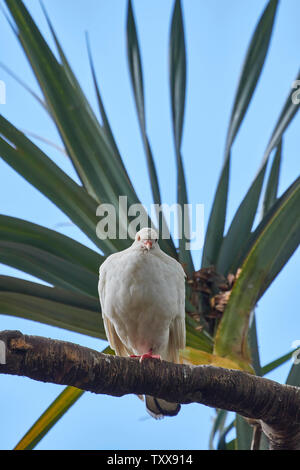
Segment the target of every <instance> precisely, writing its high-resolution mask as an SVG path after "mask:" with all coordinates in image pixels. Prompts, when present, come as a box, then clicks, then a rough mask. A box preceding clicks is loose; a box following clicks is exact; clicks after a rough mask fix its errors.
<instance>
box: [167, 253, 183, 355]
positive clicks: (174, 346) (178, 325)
mask: <svg viewBox="0 0 300 470" xmlns="http://www.w3.org/2000/svg"><path fill="white" fill-rule="evenodd" d="M163 256H164V259H165V260H166V259H167V261H168V263H170V266H171V267H172V279H173V282H174V284H175V288H176V294H177V298H176V307H177V308H176V311H175V312H174V316H173V319H172V320H171V323H170V330H169V343H168V349H167V356H168V359H167V360H169V361H171V362H175V363H178V362H179V349H184V348H185V336H186V333H185V272H184V270H183V268H182V266H181V265H180V264H179V263H178V262H177V261H176V260H174V259H172V258H170V257H169V256H168V258H166V257H165V253H163ZM166 256H167V255H166Z"/></svg>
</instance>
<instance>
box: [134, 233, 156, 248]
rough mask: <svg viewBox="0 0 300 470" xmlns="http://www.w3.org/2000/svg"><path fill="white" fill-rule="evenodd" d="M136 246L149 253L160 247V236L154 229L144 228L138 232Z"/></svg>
mask: <svg viewBox="0 0 300 470" xmlns="http://www.w3.org/2000/svg"><path fill="white" fill-rule="evenodd" d="M134 244H135V245H139V246H140V247H141V248H142V249H144V250H147V251H150V250H153V249H155V248H156V247H158V235H157V233H156V231H155V230H153V228H148V227H145V228H142V229H141V230H140V231H139V232H137V234H136V236H135V240H134Z"/></svg>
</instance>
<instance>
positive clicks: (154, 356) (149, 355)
mask: <svg viewBox="0 0 300 470" xmlns="http://www.w3.org/2000/svg"><path fill="white" fill-rule="evenodd" d="M130 357H135V358H139V360H140V362H142V361H143V360H144V359H159V360H160V361H161V357H160V355H159V354H152V349H150V351H149V352H147V353H145V354H142V355H141V356H137V355H136V354H131V355H130Z"/></svg>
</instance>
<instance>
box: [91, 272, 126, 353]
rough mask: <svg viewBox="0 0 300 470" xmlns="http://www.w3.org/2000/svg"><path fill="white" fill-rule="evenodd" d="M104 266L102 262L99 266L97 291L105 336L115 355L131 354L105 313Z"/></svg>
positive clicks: (105, 286)
mask: <svg viewBox="0 0 300 470" xmlns="http://www.w3.org/2000/svg"><path fill="white" fill-rule="evenodd" d="M105 268H106V266H103V264H102V266H101V267H100V277H99V284H98V292H99V298H100V304H101V310H102V318H103V324H104V329H105V333H106V337H107V339H108V342H109V344H110V347H111V348H112V349H113V350H114V351H115V353H116V355H117V356H128V355H130V354H132V352H130V351H129V350H128V349H127V348H126V346H125V345H124V344H123V343H122V341H121V340H120V337H119V335H118V333H117V332H116V329H115V327H114V324H113V323H112V322H111V321H110V319H109V318H108V316H107V315H105V293H106V289H107V284H106V270H105Z"/></svg>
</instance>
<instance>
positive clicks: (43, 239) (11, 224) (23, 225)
mask: <svg viewBox="0 0 300 470" xmlns="http://www.w3.org/2000/svg"><path fill="white" fill-rule="evenodd" d="M0 241H6V242H7V241H10V242H14V243H23V244H24V245H27V246H31V247H34V248H39V249H40V250H43V251H45V252H48V253H49V254H52V255H55V256H58V257H60V258H63V259H65V260H67V261H71V262H73V263H76V264H78V265H79V267H83V268H85V269H87V270H89V271H91V272H92V273H94V274H97V273H98V270H99V265H100V263H101V262H102V261H103V260H104V257H103V256H101V255H100V254H99V253H97V252H96V251H94V250H91V249H90V248H88V247H86V246H85V245H82V244H81V243H78V242H77V241H76V240H73V239H72V238H69V237H67V236H66V235H62V234H61V233H58V232H56V231H54V230H50V229H48V228H45V227H42V226H41V225H37V224H33V223H31V222H27V221H26V220H22V219H17V218H15V217H9V216H7V215H1V214H0Z"/></svg>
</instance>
